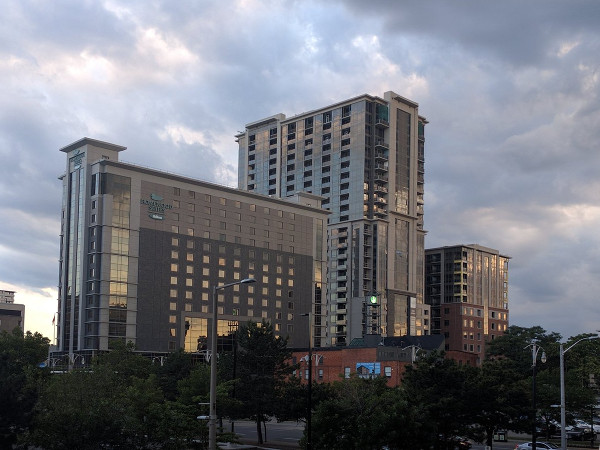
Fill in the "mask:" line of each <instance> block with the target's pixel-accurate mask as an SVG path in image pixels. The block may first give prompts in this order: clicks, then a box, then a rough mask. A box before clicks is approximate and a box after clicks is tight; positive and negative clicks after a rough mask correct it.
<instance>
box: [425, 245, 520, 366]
mask: <svg viewBox="0 0 600 450" xmlns="http://www.w3.org/2000/svg"><path fill="white" fill-rule="evenodd" d="M509 259H510V258H509V257H508V256H504V255H501V254H500V253H499V252H498V250H494V249H491V248H486V247H482V246H480V245H456V246H450V247H439V248H432V249H427V250H426V251H425V261H426V263H425V301H426V302H427V304H429V305H430V306H431V316H432V333H436V334H443V335H444V337H445V339H446V343H445V348H446V350H447V351H449V352H452V354H453V359H458V360H460V359H461V357H460V353H461V352H462V353H468V354H471V355H475V361H476V363H477V364H479V363H480V362H481V361H482V360H483V358H484V357H485V343H486V342H487V341H489V340H492V339H494V338H495V337H497V336H501V335H502V334H503V333H504V331H506V328H507V327H508V261H509ZM467 360H468V358H467Z"/></svg>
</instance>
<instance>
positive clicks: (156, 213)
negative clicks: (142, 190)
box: [140, 194, 173, 220]
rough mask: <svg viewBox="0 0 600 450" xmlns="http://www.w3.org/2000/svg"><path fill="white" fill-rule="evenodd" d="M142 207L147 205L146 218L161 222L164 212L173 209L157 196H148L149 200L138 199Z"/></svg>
mask: <svg viewBox="0 0 600 450" xmlns="http://www.w3.org/2000/svg"><path fill="white" fill-rule="evenodd" d="M140 203H141V204H142V205H148V217H150V218H151V219H154V220H163V219H164V218H165V211H166V210H167V209H173V205H171V204H168V203H165V202H163V198H162V197H161V196H160V195H157V194H150V200H148V199H145V198H142V199H140Z"/></svg>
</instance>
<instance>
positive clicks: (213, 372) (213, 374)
mask: <svg viewBox="0 0 600 450" xmlns="http://www.w3.org/2000/svg"><path fill="white" fill-rule="evenodd" d="M255 282H256V280H255V279H254V278H245V279H243V280H240V281H236V282H233V283H227V284H222V285H219V286H213V293H212V309H213V310H212V330H211V342H210V413H209V416H208V448H209V449H210V450H217V324H218V312H217V291H218V290H220V289H225V288H228V287H231V286H235V285H237V284H248V283H255Z"/></svg>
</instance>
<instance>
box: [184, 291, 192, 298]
mask: <svg viewBox="0 0 600 450" xmlns="http://www.w3.org/2000/svg"><path fill="white" fill-rule="evenodd" d="M185 298H186V299H188V300H191V299H192V291H185Z"/></svg>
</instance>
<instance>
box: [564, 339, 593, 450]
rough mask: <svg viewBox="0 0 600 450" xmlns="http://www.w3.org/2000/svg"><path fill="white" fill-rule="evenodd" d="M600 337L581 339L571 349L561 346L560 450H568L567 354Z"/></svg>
mask: <svg viewBox="0 0 600 450" xmlns="http://www.w3.org/2000/svg"><path fill="white" fill-rule="evenodd" d="M599 338H600V335H599V336H589V337H586V338H583V339H579V340H578V341H577V342H575V343H574V344H571V345H570V346H569V347H567V348H566V349H564V344H562V343H561V344H560V448H561V449H562V450H567V432H566V430H565V427H566V425H567V423H566V422H567V412H566V403H565V353H567V352H568V351H569V350H571V349H572V348H573V347H575V346H576V345H577V344H579V343H580V342H582V341H589V340H591V339H599ZM591 425H592V433H593V431H594V428H593V426H594V425H593V423H592V424H591Z"/></svg>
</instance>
